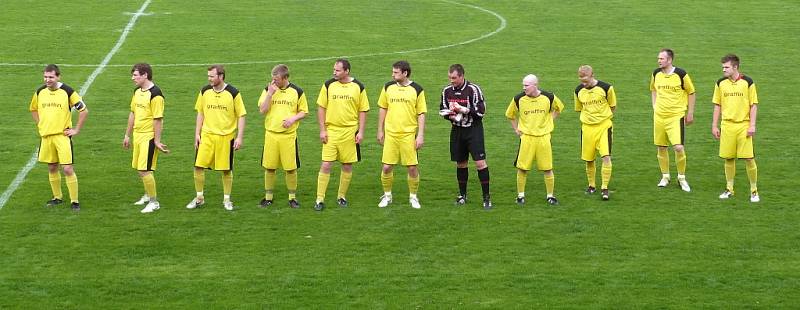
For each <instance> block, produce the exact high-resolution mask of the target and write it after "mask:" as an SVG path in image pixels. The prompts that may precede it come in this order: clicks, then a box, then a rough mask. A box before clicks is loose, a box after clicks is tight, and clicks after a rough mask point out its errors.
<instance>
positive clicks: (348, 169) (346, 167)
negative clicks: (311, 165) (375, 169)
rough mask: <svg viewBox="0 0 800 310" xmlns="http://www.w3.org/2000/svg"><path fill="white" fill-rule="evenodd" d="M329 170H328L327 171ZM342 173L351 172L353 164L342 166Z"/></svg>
mask: <svg viewBox="0 0 800 310" xmlns="http://www.w3.org/2000/svg"><path fill="white" fill-rule="evenodd" d="M328 170H330V169H328ZM342 171H344V172H353V164H342Z"/></svg>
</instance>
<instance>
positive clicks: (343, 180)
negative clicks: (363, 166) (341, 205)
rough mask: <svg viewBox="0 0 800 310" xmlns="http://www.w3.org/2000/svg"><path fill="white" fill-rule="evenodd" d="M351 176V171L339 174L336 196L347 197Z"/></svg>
mask: <svg viewBox="0 0 800 310" xmlns="http://www.w3.org/2000/svg"><path fill="white" fill-rule="evenodd" d="M352 178H353V171H350V172H345V171H344V170H342V173H341V174H340V175H339V191H338V192H337V193H336V198H345V197H347V190H348V189H350V180H351V179H352Z"/></svg>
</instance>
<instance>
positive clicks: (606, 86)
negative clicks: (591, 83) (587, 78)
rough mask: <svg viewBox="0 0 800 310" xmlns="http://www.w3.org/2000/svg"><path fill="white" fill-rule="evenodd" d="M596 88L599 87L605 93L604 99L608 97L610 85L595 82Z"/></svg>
mask: <svg viewBox="0 0 800 310" xmlns="http://www.w3.org/2000/svg"><path fill="white" fill-rule="evenodd" d="M597 86H600V88H602V89H603V90H604V91H606V97H608V90H609V89H611V84H608V83H606V82H603V81H597Z"/></svg>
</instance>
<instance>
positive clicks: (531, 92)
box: [506, 74, 564, 205]
mask: <svg viewBox="0 0 800 310" xmlns="http://www.w3.org/2000/svg"><path fill="white" fill-rule="evenodd" d="M563 109H564V104H563V103H562V102H561V99H558V97H556V95H554V94H553V93H551V92H547V91H543V90H540V89H539V78H538V77H536V76H535V75H533V74H528V75H526V76H525V78H523V79H522V92H521V93H519V94H518V95H516V96H514V98H513V99H511V103H509V104H508V109H506V118H508V120H509V121H510V122H511V128H513V129H514V132H515V133H516V134H517V136H519V139H520V145H519V151H518V152H517V159H516V162H515V165H516V167H517V204H519V205H524V204H525V182H527V178H528V171H530V170H531V168H532V167H533V161H534V160H536V168H538V169H539V170H541V171H542V172H544V184H545V189H546V190H547V197H546V200H547V203H549V204H551V205H557V204H558V199H556V196H555V195H554V194H553V188H554V187H555V175H553V149H552V146H551V144H550V133H551V132H552V131H553V127H554V125H553V121H555V119H556V118H558V115H559V114H560V113H561V111H562V110H563Z"/></svg>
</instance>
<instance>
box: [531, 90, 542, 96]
mask: <svg viewBox="0 0 800 310" xmlns="http://www.w3.org/2000/svg"><path fill="white" fill-rule="evenodd" d="M541 94H542V91H541V90H538V89H537V90H536V91H535V92H533V93H532V94H530V95H528V97H531V98H536V97H539V95H541Z"/></svg>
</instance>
